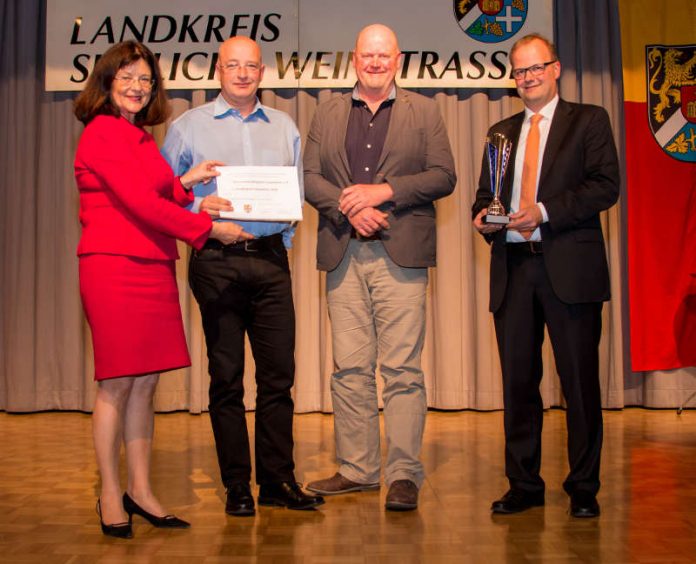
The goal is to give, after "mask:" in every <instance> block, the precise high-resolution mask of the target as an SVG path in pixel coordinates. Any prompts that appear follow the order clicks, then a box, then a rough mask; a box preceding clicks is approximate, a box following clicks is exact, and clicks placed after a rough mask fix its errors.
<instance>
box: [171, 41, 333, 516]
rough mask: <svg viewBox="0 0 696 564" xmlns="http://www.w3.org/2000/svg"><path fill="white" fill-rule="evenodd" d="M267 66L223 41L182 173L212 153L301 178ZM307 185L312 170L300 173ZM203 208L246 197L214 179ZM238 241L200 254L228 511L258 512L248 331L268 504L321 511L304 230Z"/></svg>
mask: <svg viewBox="0 0 696 564" xmlns="http://www.w3.org/2000/svg"><path fill="white" fill-rule="evenodd" d="M263 72H264V66H263V63H262V61H261V50H260V49H259V46H258V45H257V44H256V42H254V41H252V40H251V39H249V38H247V37H234V38H231V39H228V40H227V41H225V42H224V43H223V44H222V45H221V46H220V51H219V57H218V63H217V76H218V78H219V80H220V88H221V90H220V94H219V96H218V97H217V99H216V100H215V101H213V102H210V103H208V104H204V105H202V106H199V107H197V108H194V109H192V110H190V111H188V112H186V113H185V114H184V115H182V116H181V117H180V118H179V119H177V120H176V121H175V122H174V123H172V125H171V127H170V128H169V131H168V132H167V137H166V139H165V142H164V146H163V148H162V153H163V154H164V156H165V158H166V159H167V160H168V161H169V164H170V165H171V166H172V168H173V169H174V170H175V171H178V173H179V174H181V173H183V172H185V171H187V170H188V169H189V168H190V166H191V165H192V163H197V162H200V159H201V157H202V155H209V156H208V157H206V158H209V159H215V160H218V161H221V162H224V163H225V164H227V165H285V166H295V167H296V168H297V170H298V175H300V167H301V158H300V135H299V133H298V131H297V127H296V126H295V124H294V123H293V121H292V119H291V118H290V116H288V115H287V114H285V113H283V112H280V111H278V110H275V109H273V108H269V107H266V106H264V105H262V104H261V103H260V102H259V101H258V99H257V97H256V91H257V90H258V87H259V83H260V82H261V79H262V78H263ZM300 178H301V175H300ZM194 194H195V203H194V206H193V207H194V211H197V210H199V209H200V210H203V211H205V212H207V213H209V214H210V215H211V216H213V218H214V219H216V220H218V221H223V220H221V219H220V212H221V211H225V210H232V206H233V205H234V202H230V201H228V200H225V199H223V198H221V197H219V196H218V195H217V191H216V185H215V183H214V182H211V183H210V184H207V185H203V184H199V185H197V186H195V187H194ZM233 224H234V225H236V226H237V228H238V237H237V242H236V243H233V244H231V245H222V244H220V243H218V242H217V241H215V240H214V239H210V240H209V241H208V243H206V245H205V246H204V248H203V249H202V250H201V251H196V252H194V253H193V254H192V256H191V261H190V264H189V284H190V285H191V289H192V290H193V294H194V296H195V298H196V300H197V301H198V305H199V307H200V310H201V317H202V320H203V330H204V332H205V339H206V345H207V349H208V370H209V372H210V391H209V395H210V420H211V423H212V425H213V433H214V435H215V446H216V448H217V454H218V462H219V464H220V473H221V476H222V481H223V483H224V485H225V488H226V489H227V502H226V506H225V511H226V512H227V513H228V514H230V515H236V516H245V515H254V513H255V506H254V498H253V497H252V495H251V488H250V480H251V457H250V452H249V451H250V449H249V437H248V433H247V427H246V417H245V409H244V383H243V377H244V336H245V334H246V335H248V337H249V341H250V343H251V349H252V352H253V354H254V361H255V363H256V389H257V392H256V417H255V425H256V428H255V435H254V438H255V447H256V448H255V461H256V482H257V483H258V484H259V486H260V490H259V496H258V502H259V505H274V506H283V507H288V508H289V509H312V508H314V507H316V506H317V505H320V504H322V503H323V502H324V500H323V499H322V498H321V496H316V495H307V494H306V493H305V492H303V491H302V490H301V489H300V488H299V486H298V485H297V483H296V481H295V476H294V468H295V464H294V461H293V436H292V422H293V401H292V397H291V396H290V389H291V388H292V385H293V383H294V377H295V361H294V352H295V310H294V305H293V300H292V288H291V281H290V271H289V269H288V257H287V252H286V247H290V245H291V241H292V236H293V234H294V227H293V225H292V224H290V223H285V222H277V223H276V222H268V221H264V222H256V221H236V220H235V221H234V222H233Z"/></svg>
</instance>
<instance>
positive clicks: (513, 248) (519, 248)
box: [505, 241, 544, 255]
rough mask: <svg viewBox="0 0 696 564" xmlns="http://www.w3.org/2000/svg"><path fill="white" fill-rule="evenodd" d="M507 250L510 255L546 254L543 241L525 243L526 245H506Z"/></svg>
mask: <svg viewBox="0 0 696 564" xmlns="http://www.w3.org/2000/svg"><path fill="white" fill-rule="evenodd" d="M505 248H506V249H507V251H508V252H509V253H516V254H524V255H541V254H543V253H544V244H543V242H542V241H525V242H524V243H506V244H505Z"/></svg>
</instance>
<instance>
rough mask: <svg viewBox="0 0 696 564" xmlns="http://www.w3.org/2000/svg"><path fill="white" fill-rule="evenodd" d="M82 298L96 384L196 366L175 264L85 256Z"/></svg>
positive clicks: (118, 256) (97, 255)
mask: <svg viewBox="0 0 696 564" xmlns="http://www.w3.org/2000/svg"><path fill="white" fill-rule="evenodd" d="M80 294H81V296H82V305H83V307H84V310H85V316H86V317H87V322H88V323H89V326H90V328H91V329H92V343H93V346H94V379H95V380H105V379H107V378H118V377H119V376H142V375H145V374H152V373H156V372H164V371H165V370H174V369H176V368H181V367H184V366H190V365H191V359H190V357H189V354H188V348H187V346H186V337H185V335H184V325H183V322H182V320H181V308H180V306H179V291H178V289H177V286H176V275H175V269H174V261H173V260H148V259H141V258H137V257H128V256H122V255H102V254H89V255H82V256H80Z"/></svg>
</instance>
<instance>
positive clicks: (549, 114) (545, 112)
mask: <svg viewBox="0 0 696 564" xmlns="http://www.w3.org/2000/svg"><path fill="white" fill-rule="evenodd" d="M556 106H558V94H556V95H555V96H554V97H553V100H551V101H550V102H549V103H548V104H546V105H545V106H544V107H543V108H541V110H539V111H538V112H533V111H532V110H530V109H529V108H528V107H526V106H525V108H524V121H525V122H526V121H528V120H529V118H531V117H532V116H533V115H534V114H535V113H536V114H541V116H542V117H543V118H544V119H548V120H549V121H551V119H553V114H554V112H555V111H556Z"/></svg>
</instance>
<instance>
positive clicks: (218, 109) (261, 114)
mask: <svg viewBox="0 0 696 564" xmlns="http://www.w3.org/2000/svg"><path fill="white" fill-rule="evenodd" d="M228 115H232V116H235V117H236V118H238V119H240V120H242V114H241V113H239V110H237V109H236V108H233V107H232V106H230V105H229V104H228V103H227V100H225V98H224V97H223V96H222V94H218V97H217V98H216V99H215V105H214V106H213V116H214V117H215V119H222V118H224V117H227V116H228ZM257 119H262V120H264V121H270V120H269V119H268V115H267V114H266V112H265V111H264V109H263V104H261V102H260V101H259V100H258V99H257V100H256V104H254V109H253V110H252V112H251V113H250V114H249V115H248V116H247V117H245V118H244V119H243V120H242V121H255V120H257Z"/></svg>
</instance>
